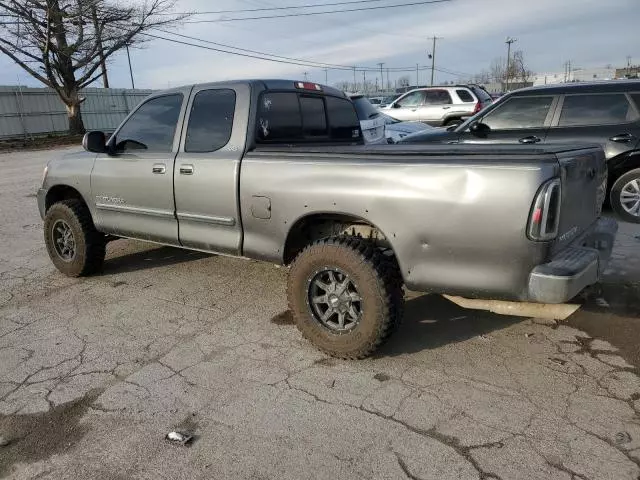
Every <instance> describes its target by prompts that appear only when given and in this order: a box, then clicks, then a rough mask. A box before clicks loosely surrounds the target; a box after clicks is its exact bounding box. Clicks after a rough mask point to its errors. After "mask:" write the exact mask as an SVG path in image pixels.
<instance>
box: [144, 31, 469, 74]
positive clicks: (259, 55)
mask: <svg viewBox="0 0 640 480" xmlns="http://www.w3.org/2000/svg"><path fill="white" fill-rule="evenodd" d="M157 30H159V29H157ZM163 32H164V31H163ZM141 35H146V36H148V37H151V38H156V39H159V40H165V41H168V42H172V43H177V44H180V45H187V46H191V47H197V48H202V49H205V50H211V51H215V52H219V53H226V54H229V55H236V56H241V57H247V58H253V59H256V60H264V61H269V62H275V63H284V64H289V65H296V66H301V67H312V68H327V69H329V70H343V71H349V70H355V71H360V72H363V71H368V72H377V71H379V70H378V69H377V68H375V67H365V66H350V65H338V64H330V63H321V62H314V61H309V60H304V59H300V58H293V57H284V56H281V55H273V54H270V53H266V52H258V51H256V50H249V49H244V48H239V47H234V46H231V45H225V44H219V43H217V42H210V41H208V40H203V39H200V38H197V37H189V36H187V35H181V34H174V35H179V36H181V37H183V38H188V39H191V40H195V41H199V42H202V43H209V44H212V45H216V46H217V47H219V46H224V48H217V47H209V46H207V45H200V44H197V43H192V42H187V41H183V40H177V39H174V38H167V37H164V36H160V35H153V34H150V33H146V32H143V33H141ZM229 48H231V49H234V50H240V51H239V52H234V51H231V50H228V49H229ZM244 52H248V53H244ZM267 56H269V57H274V58H266V57H267ZM426 69H427V67H420V68H419V70H420V71H422V70H426ZM388 70H389V71H391V72H394V73H401V72H412V71H415V68H413V67H393V68H389V69H388ZM436 70H438V71H440V72H443V73H447V74H450V75H468V74H467V73H463V72H455V71H451V70H446V69H442V68H437V69H436Z"/></svg>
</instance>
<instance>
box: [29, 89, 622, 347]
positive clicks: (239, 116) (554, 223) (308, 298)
mask: <svg viewBox="0 0 640 480" xmlns="http://www.w3.org/2000/svg"><path fill="white" fill-rule="evenodd" d="M83 146H84V147H85V150H86V152H83V153H74V154H70V155H67V156H66V157H64V158H62V159H55V160H52V161H50V162H49V164H48V165H47V167H46V169H45V172H44V177H43V184H42V187H41V188H40V189H39V191H38V207H39V210H40V214H41V216H42V218H43V219H44V241H45V244H46V247H47V251H48V253H49V256H50V258H51V260H52V262H53V264H54V265H55V266H56V268H57V269H58V270H60V271H61V272H62V273H64V274H65V275H68V276H71V277H77V276H82V275H88V274H91V273H95V272H97V271H98V270H99V269H100V267H101V265H102V264H103V262H104V259H105V246H106V243H107V241H108V240H110V239H112V238H115V237H128V238H135V239H139V240H145V241H151V242H155V243H159V244H165V245H171V246H174V247H179V248H185V249H192V250H199V251H205V252H215V253H220V254H226V255H234V256H239V257H246V258H254V259H260V260H264V261H268V262H274V263H277V264H285V265H290V269H289V272H288V273H289V275H288V287H287V294H288V299H289V308H290V309H291V311H292V312H293V317H294V319H295V322H296V325H297V326H298V328H299V329H300V331H301V332H302V334H303V335H304V336H305V337H306V338H308V339H309V340H310V341H311V342H313V343H314V344H315V345H316V346H317V347H319V348H320V349H322V350H323V351H325V352H327V353H329V354H330V355H334V356H337V357H341V358H362V357H365V356H367V355H369V354H371V353H372V352H373V351H374V350H376V348H377V347H378V346H379V345H380V344H382V343H383V342H384V341H385V340H386V339H387V338H388V337H389V336H390V334H391V333H392V332H393V329H394V328H395V327H396V326H397V325H398V323H399V322H400V319H401V316H402V308H403V291H402V286H403V283H404V284H406V285H407V287H408V288H410V289H412V290H418V291H431V292H446V293H454V294H458V295H467V296H475V297H482V298H494V299H510V300H521V301H535V302H551V303H557V302H564V301H566V300H568V299H570V298H572V297H573V296H575V295H576V294H577V293H579V292H580V291H581V290H582V289H583V288H585V287H586V286H588V285H590V284H592V283H594V282H596V281H597V280H598V278H599V277H600V274H601V272H602V270H603V269H604V268H605V267H606V264H607V260H608V259H609V257H610V255H611V248H612V245H613V241H614V237H615V233H616V228H617V225H616V223H615V222H614V221H611V220H609V219H599V215H600V207H601V204H602V198H603V197H602V195H601V186H602V184H603V179H604V177H605V175H606V168H605V167H606V164H605V159H604V154H603V152H602V148H600V147H579V148H577V149H576V148H572V147H547V148H541V147H531V148H526V147H525V148H522V147H521V146H509V145H505V146H483V145H461V146H455V147H451V146H431V147H430V146H423V145H404V146H396V145H394V146H391V145H366V146H365V145H363V141H362V136H361V130H360V122H359V120H358V117H357V115H356V111H355V108H354V105H353V103H352V102H351V101H349V100H348V98H347V97H346V96H345V95H344V94H343V93H342V92H340V91H338V90H335V89H333V88H330V87H324V86H321V85H317V84H313V83H307V82H297V81H287V80H267V81H260V80H251V81H233V82H224V83H210V84H202V85H189V86H186V87H182V88H176V89H172V90H167V91H164V92H157V93H154V94H153V95H152V96H150V97H148V98H147V99H146V100H144V101H143V102H142V103H141V104H140V105H139V106H138V107H136V109H135V110H134V111H133V112H131V114H130V115H129V116H128V117H127V118H126V119H125V120H124V122H123V123H122V124H121V125H120V126H119V127H118V128H117V129H116V131H115V133H114V134H113V135H112V136H111V137H110V138H109V140H108V141H107V140H106V137H105V135H104V133H102V132H89V133H87V134H86V135H85V137H84V139H83ZM496 192H500V193H499V194H497V193H496ZM269 289H270V290H274V288H273V286H270V287H269ZM275 290H277V289H275Z"/></svg>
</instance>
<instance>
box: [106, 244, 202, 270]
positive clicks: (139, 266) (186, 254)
mask: <svg viewBox="0 0 640 480" xmlns="http://www.w3.org/2000/svg"><path fill="white" fill-rule="evenodd" d="M210 256H211V254H208V253H203V252H194V251H192V250H183V249H181V248H174V247H158V248H153V249H151V250H149V249H145V250H142V251H136V252H133V253H125V254H122V255H118V254H117V253H116V255H115V256H107V259H106V261H105V263H104V268H103V273H105V274H114V273H127V272H136V271H139V270H147V269H151V268H158V267H166V266H169V265H175V264H178V263H185V262H193V261H195V260H200V259H202V258H206V257H210Z"/></svg>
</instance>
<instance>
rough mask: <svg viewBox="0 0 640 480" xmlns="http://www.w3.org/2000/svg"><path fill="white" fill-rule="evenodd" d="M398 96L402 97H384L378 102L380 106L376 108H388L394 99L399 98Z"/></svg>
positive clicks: (398, 94)
mask: <svg viewBox="0 0 640 480" xmlns="http://www.w3.org/2000/svg"><path fill="white" fill-rule="evenodd" d="M400 95H402V94H401V93H397V94H395V95H389V96H388V97H384V98H383V99H382V102H380V105H378V107H379V108H382V107H386V106H388V105H389V104H390V103H391V102H393V101H394V100H395V99H397V98H398V97H400Z"/></svg>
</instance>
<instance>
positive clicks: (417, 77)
mask: <svg viewBox="0 0 640 480" xmlns="http://www.w3.org/2000/svg"><path fill="white" fill-rule="evenodd" d="M419 86H420V75H419V74H418V64H417V63H416V88H417V87H419Z"/></svg>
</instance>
